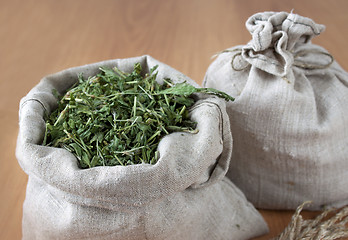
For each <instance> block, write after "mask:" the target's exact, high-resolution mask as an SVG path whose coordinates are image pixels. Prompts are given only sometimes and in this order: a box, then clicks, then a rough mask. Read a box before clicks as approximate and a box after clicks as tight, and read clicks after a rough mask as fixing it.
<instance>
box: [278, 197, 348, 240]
mask: <svg viewBox="0 0 348 240" xmlns="http://www.w3.org/2000/svg"><path fill="white" fill-rule="evenodd" d="M309 203H311V202H304V203H303V204H301V205H300V206H299V207H298V208H297V210H296V212H295V214H294V215H293V216H292V219H291V222H290V224H289V225H288V226H287V227H286V228H285V230H284V231H283V232H282V233H281V234H280V235H279V236H278V237H276V238H273V240H298V239H301V240H333V239H338V238H342V237H348V227H347V223H348V207H345V208H343V209H341V210H339V211H338V212H336V210H335V209H330V210H326V211H324V212H323V213H321V214H320V215H319V216H317V217H316V218H315V219H308V220H305V219H303V218H302V216H301V215H300V213H301V211H302V209H303V207H304V206H305V205H306V204H309ZM335 212H336V213H335ZM333 213H335V215H334V216H332V217H330V218H328V219H327V218H326V217H327V216H328V215H331V214H333Z"/></svg>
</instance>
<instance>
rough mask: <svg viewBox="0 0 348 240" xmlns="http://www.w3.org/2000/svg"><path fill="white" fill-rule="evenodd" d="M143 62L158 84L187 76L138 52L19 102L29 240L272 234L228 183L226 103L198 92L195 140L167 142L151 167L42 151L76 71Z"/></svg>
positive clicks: (48, 84) (64, 77)
mask: <svg viewBox="0 0 348 240" xmlns="http://www.w3.org/2000/svg"><path fill="white" fill-rule="evenodd" d="M137 62H140V63H141V65H142V67H143V69H144V71H145V72H148V71H149V70H150V69H151V68H152V67H153V66H155V65H158V66H159V67H158V75H157V78H158V80H159V81H160V79H163V78H170V79H172V80H173V81H174V82H178V81H180V82H182V81H187V82H189V83H191V84H194V85H197V84H195V83H194V82H193V81H192V80H191V79H189V78H188V77H186V76H184V75H183V74H181V73H179V72H178V71H176V70H174V69H173V68H171V67H169V66H167V65H165V64H163V63H161V62H159V61H157V60H155V59H153V58H151V57H150V56H142V57H136V58H129V59H121V60H111V61H105V62H100V63H95V64H91V65H86V66H82V67H77V68H72V69H68V70H65V71H62V72H59V73H56V74H53V75H50V76H48V77H45V78H44V79H43V80H42V81H41V82H40V83H39V84H38V85H37V86H36V87H34V88H33V89H32V90H31V91H30V92H29V94H28V95H27V96H26V97H24V98H23V99H22V100H21V103H20V112H19V116H20V124H19V125H20V130H19V136H18V143H17V151H16V155H17V158H18V161H19V163H20V165H21V167H22V168H23V170H24V171H25V172H26V173H27V174H28V175H29V181H28V186H27V193H26V198H25V202H24V205H23V239H30V240H33V239H64V240H67V239H103V240H106V239H127V240H130V239H134V240H139V239H190V240H191V239H237V240H239V239H249V238H251V237H254V236H257V235H261V234H263V233H265V232H267V226H266V223H265V222H264V220H263V218H262V217H261V215H260V214H259V213H258V212H257V211H256V209H255V208H254V207H253V206H252V205H251V204H250V203H249V202H248V201H247V200H246V198H245V197H244V195H243V193H242V192H241V191H240V190H238V189H237V188H236V187H235V185H233V184H232V182H231V181H230V180H229V179H227V178H226V177H225V174H226V172H227V169H228V166H229V161H230V156H231V152H232V135H231V132H230V127H229V120H228V116H227V113H226V110H225V108H226V106H225V102H224V100H220V99H218V98H215V97H207V96H204V95H199V96H198V98H199V100H198V101H197V102H196V103H195V105H194V106H193V107H192V109H191V111H190V116H191V118H192V119H193V120H194V121H196V122H197V128H198V130H199V132H198V133H197V134H192V133H182V132H176V133H172V134H170V135H168V136H166V137H164V138H163V139H162V141H161V142H160V144H159V147H158V150H159V155H160V159H159V160H158V162H157V163H156V164H155V165H150V164H139V165H131V166H115V167H95V168H90V169H85V170H83V169H79V168H78V165H77V160H76V158H75V157H74V156H73V155H72V154H71V153H70V152H68V151H66V150H64V149H59V148H52V147H46V146H42V145H40V144H41V142H42V141H43V136H44V131H45V122H44V115H45V114H46V113H49V112H51V111H52V110H53V109H54V108H55V106H56V99H55V98H54V96H53V95H52V89H56V90H58V92H60V93H61V94H63V93H64V92H65V91H66V90H67V88H68V87H70V86H71V85H72V84H73V83H75V82H76V81H77V76H78V74H79V73H83V74H84V75H85V76H91V75H95V74H96V73H97V71H98V68H99V67H100V66H103V67H114V66H117V67H118V68H120V69H121V70H123V71H125V72H130V71H131V70H132V69H133V66H134V64H135V63H137Z"/></svg>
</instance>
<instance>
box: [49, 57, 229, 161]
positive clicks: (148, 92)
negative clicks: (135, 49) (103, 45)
mask: <svg viewBox="0 0 348 240" xmlns="http://www.w3.org/2000/svg"><path fill="white" fill-rule="evenodd" d="M156 68H157V66H156V67H154V68H153V69H151V70H150V73H148V74H146V75H145V76H143V75H142V74H141V72H142V69H141V65H140V64H139V63H137V64H135V66H134V70H133V71H132V72H131V73H125V72H123V71H121V70H120V69H118V68H116V67H115V68H113V69H106V68H100V73H99V74H97V75H96V76H93V77H89V78H88V79H84V78H83V76H82V75H80V76H79V77H78V83H77V84H76V85H75V86H73V87H72V88H71V89H70V90H68V91H67V93H66V94H65V95H64V96H63V97H61V99H60V100H59V102H58V108H57V109H56V110H55V111H54V112H53V113H52V114H51V115H50V116H49V118H48V119H47V121H46V134H45V138H44V142H43V145H47V146H52V147H62V148H65V149H67V150H68V151H70V152H72V153H73V154H74V155H75V156H76V158H77V159H78V164H79V167H80V168H91V167H96V166H115V165H122V166H125V165H131V164H141V163H149V164H155V163H156V162H157V160H158V152H157V146H158V144H159V141H160V139H161V138H162V137H163V136H164V135H166V134H169V133H171V132H174V131H184V132H191V133H195V132H197V130H195V123H194V122H193V121H191V120H190V119H189V117H188V108H189V107H191V106H192V105H193V104H194V99H193V98H192V97H190V95H192V93H195V92H206V93H212V94H215V95H218V96H220V97H224V98H225V99H226V100H233V99H232V98H231V97H229V96H228V95H227V94H225V93H222V92H219V91H217V90H215V89H205V88H195V87H193V86H191V85H189V84H187V83H180V84H176V85H174V86H173V83H172V82H171V80H170V79H163V82H164V83H163V84H159V83H157V82H156V80H155V79H156V75H157V73H155V70H156Z"/></svg>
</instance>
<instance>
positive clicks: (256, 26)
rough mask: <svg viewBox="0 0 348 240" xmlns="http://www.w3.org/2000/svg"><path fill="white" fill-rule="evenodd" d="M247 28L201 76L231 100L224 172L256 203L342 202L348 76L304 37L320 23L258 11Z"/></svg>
mask: <svg viewBox="0 0 348 240" xmlns="http://www.w3.org/2000/svg"><path fill="white" fill-rule="evenodd" d="M246 27H247V29H248V30H249V31H250V33H251V35H252V40H251V41H250V42H249V43H248V44H247V45H244V46H237V47H234V48H231V49H228V50H225V51H223V52H222V53H221V54H220V55H219V56H218V57H217V59H216V60H215V61H214V62H213V63H212V64H211V66H209V68H208V70H207V73H206V76H205V80H204V86H205V87H213V88H217V89H220V90H224V91H226V92H227V93H229V94H230V95H232V96H234V97H235V98H236V100H235V101H234V102H233V103H229V104H228V106H227V112H228V115H229V117H230V122H231V129H232V134H233V138H234V147H233V154H232V160H231V163H230V164H231V167H230V170H229V172H228V174H227V176H228V177H229V178H231V179H232V181H233V182H234V183H235V184H236V185H237V186H238V187H239V188H240V189H241V190H242V191H243V192H244V193H245V195H246V197H247V199H249V200H250V201H251V202H252V203H253V204H254V205H255V206H256V207H260V208H268V209H295V208H296V207H297V206H298V205H300V204H301V203H302V202H304V201H307V200H312V201H313V204H312V205H311V206H310V208H311V209H319V208H322V207H325V206H343V205H345V204H347V203H348V75H347V73H346V72H345V71H344V70H343V69H342V68H341V67H340V66H339V65H338V64H337V63H336V62H335V61H334V60H333V58H332V56H331V55H330V54H329V53H328V52H327V51H326V50H325V49H323V48H322V47H319V46H317V45H314V44H312V43H311V39H312V37H314V36H316V35H319V34H320V33H321V32H322V31H323V30H324V26H323V25H319V24H316V23H314V22H313V21H312V20H311V19H309V18H305V17H301V16H299V15H296V14H292V13H290V14H289V13H285V12H279V13H275V12H264V13H259V14H255V15H253V16H251V17H250V18H249V19H248V20H247V22H246Z"/></svg>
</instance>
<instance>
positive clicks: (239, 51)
mask: <svg viewBox="0 0 348 240" xmlns="http://www.w3.org/2000/svg"><path fill="white" fill-rule="evenodd" d="M226 52H236V54H234V55H233V57H232V60H231V67H232V69H233V70H234V71H243V70H245V69H246V68H247V67H248V66H249V65H250V63H248V62H246V61H245V62H246V65H245V66H244V67H242V68H237V67H236V64H235V60H236V58H237V57H239V56H242V49H240V48H237V49H226V50H223V51H221V52H219V53H217V54H215V55H214V57H215V56H218V55H220V54H222V53H226ZM308 54H318V55H324V56H328V57H329V58H330V60H329V62H328V63H327V64H315V63H307V62H304V61H301V60H299V59H298V58H299V57H304V56H306V55H308ZM293 55H294V63H293V66H296V67H299V68H303V69H309V70H314V69H326V68H328V67H330V66H331V64H332V63H333V62H334V57H333V56H332V55H331V54H330V53H327V52H324V51H319V50H301V51H298V52H295V53H294V54H293Z"/></svg>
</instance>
